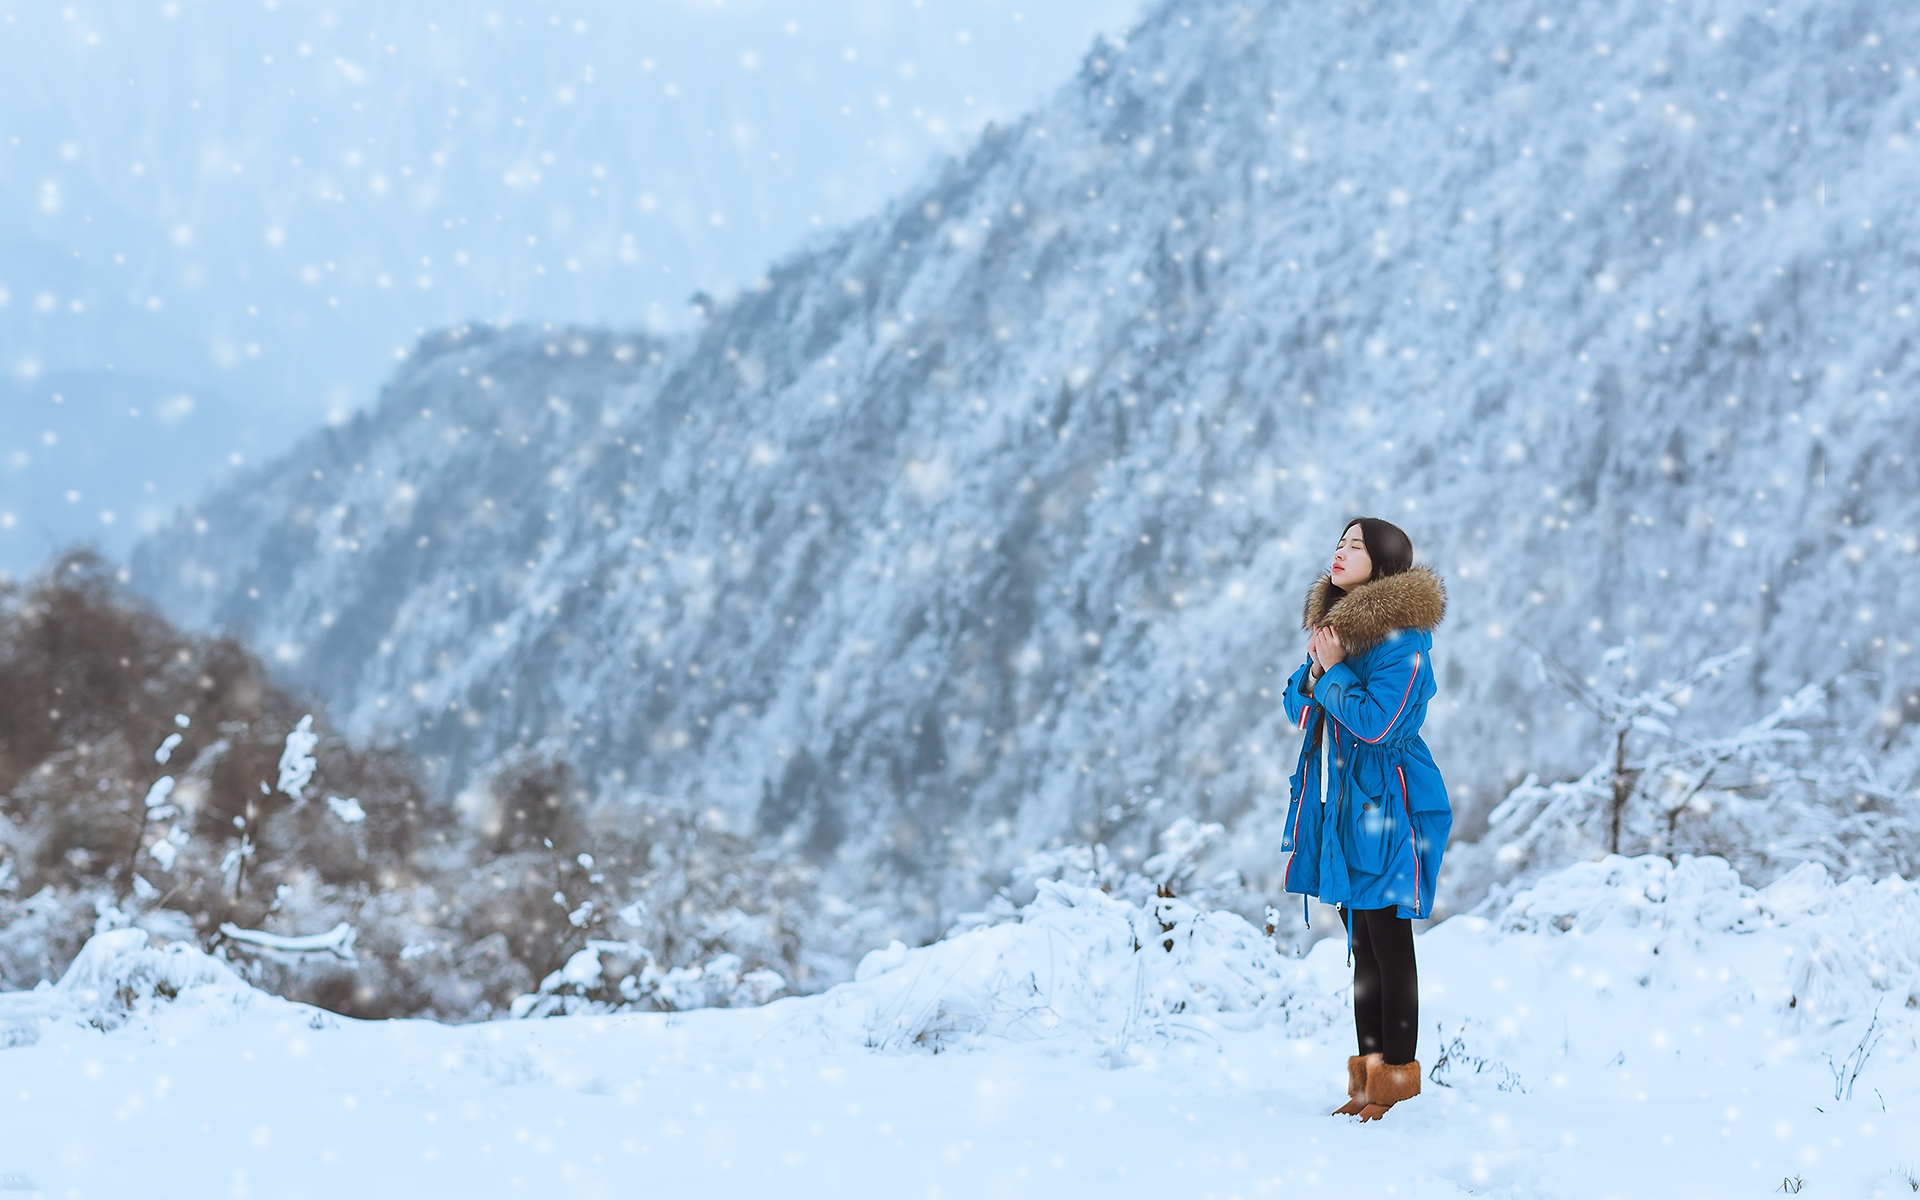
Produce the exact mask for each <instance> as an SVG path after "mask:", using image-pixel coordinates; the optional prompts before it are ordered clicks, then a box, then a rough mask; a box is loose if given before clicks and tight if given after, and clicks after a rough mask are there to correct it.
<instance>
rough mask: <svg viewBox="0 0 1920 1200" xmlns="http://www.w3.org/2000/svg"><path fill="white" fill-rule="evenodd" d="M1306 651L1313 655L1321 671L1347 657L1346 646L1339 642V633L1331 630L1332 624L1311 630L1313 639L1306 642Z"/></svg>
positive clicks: (1343, 660) (1327, 669)
mask: <svg viewBox="0 0 1920 1200" xmlns="http://www.w3.org/2000/svg"><path fill="white" fill-rule="evenodd" d="M1307 653H1309V654H1310V655H1312V656H1313V661H1314V663H1315V664H1316V665H1318V666H1319V668H1320V670H1321V671H1322V673H1324V672H1326V671H1329V670H1331V669H1332V668H1333V666H1334V664H1335V663H1340V662H1345V661H1346V658H1347V648H1346V647H1345V646H1343V645H1341V644H1340V635H1339V634H1337V633H1335V632H1334V631H1333V627H1332V626H1322V627H1321V628H1319V629H1316V630H1314V631H1313V640H1312V641H1310V642H1309V643H1307Z"/></svg>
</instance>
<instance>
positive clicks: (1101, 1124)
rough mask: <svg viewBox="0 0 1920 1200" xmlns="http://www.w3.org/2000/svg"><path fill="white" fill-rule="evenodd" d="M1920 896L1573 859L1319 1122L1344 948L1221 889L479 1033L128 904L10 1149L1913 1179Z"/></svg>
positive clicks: (1347, 1190) (5, 1115) (50, 1006)
mask: <svg viewBox="0 0 1920 1200" xmlns="http://www.w3.org/2000/svg"><path fill="white" fill-rule="evenodd" d="M1916 921H1920V894H1916V892H1915V890H1914V888H1913V887H1912V885H1909V884H1905V883H1901V882H1898V881H1885V882H1880V883H1870V882H1868V881H1866V880H1864V879H1857V880H1852V881H1849V882H1846V883H1836V882H1834V881H1832V880H1831V879H1829V878H1827V877H1825V876H1824V875H1823V874H1822V873H1821V872H1820V871H1819V870H1818V869H1817V868H1809V869H1807V870H1806V871H1805V872H1804V873H1796V874H1795V875H1793V876H1790V877H1789V878H1786V879H1783V880H1780V881H1778V882H1776V883H1775V884H1774V885H1772V886H1771V887H1768V888H1765V889H1762V890H1760V891H1757V892H1756V891H1755V890H1753V889H1751V888H1747V887H1744V886H1742V885H1741V883H1740V881H1739V879H1738V878H1737V877H1736V876H1735V875H1734V874H1733V872H1732V871H1731V870H1729V869H1728V868H1727V866H1726V864H1725V863H1722V862H1718V861H1716V860H1710V859H1685V860H1682V861H1681V862H1679V863H1678V864H1675V863H1670V862H1668V861H1667V860H1665V859H1659V858H1643V859H1632V860H1629V859H1621V858H1613V859H1609V860H1607V861H1605V862H1601V863H1590V864H1581V865H1579V866H1577V867H1574V868H1572V869H1570V870H1568V871H1566V872H1563V873H1561V874H1559V875H1556V876H1554V877H1551V878H1549V879H1547V880H1543V881H1542V883H1541V885H1540V886H1539V887H1538V888H1536V889H1534V890H1532V891H1529V892H1527V893H1524V894H1522V895H1520V896H1517V897H1515V899H1514V901H1513V903H1512V905H1511V906H1510V907H1508V908H1507V909H1506V910H1505V911H1503V912H1501V913H1499V914H1496V915H1495V916H1494V918H1493V919H1491V920H1482V919H1478V918H1472V917H1460V918H1455V919H1453V920H1451V921H1448V922H1445V923H1444V924H1442V925H1439V926H1437V927H1436V928H1435V929H1434V930H1433V931H1432V932H1431V933H1430V934H1428V935H1425V937H1424V938H1423V940H1422V948H1421V967H1422V972H1421V974H1422V984H1423V987H1424V989H1425V991H1426V996H1425V997H1424V1001H1425V1003H1424V1006H1423V1013H1422V1016H1423V1030H1422V1044H1421V1048H1420V1049H1421V1062H1422V1066H1423V1067H1424V1068H1425V1079H1424V1080H1423V1093H1424V1094H1422V1095H1421V1096H1419V1097H1417V1098H1415V1099H1414V1100H1412V1101H1409V1102H1407V1103H1405V1104H1403V1105H1399V1106H1396V1107H1395V1108H1394V1110H1393V1111H1392V1112H1391V1113H1389V1114H1388V1115H1387V1118H1386V1119H1385V1121H1384V1122H1382V1123H1381V1124H1379V1125H1373V1126H1361V1125H1358V1124H1355V1123H1354V1122H1352V1121H1351V1120H1350V1119H1348V1118H1333V1117H1329V1116H1328V1115H1327V1112H1328V1110H1329V1109H1330V1108H1331V1107H1332V1106H1333V1104H1334V1102H1335V1101H1336V1100H1337V1099H1339V1098H1340V1095H1341V1093H1340V1086H1341V1083H1342V1082H1343V1079H1344V1066H1345V1063H1344V1059H1345V1056H1346V1054H1347V1053H1349V1051H1350V1048H1351V1045H1352V1032H1351V1025H1350V1023H1349V1018H1348V1016H1347V1014H1346V1011H1345V1006H1346V1003H1347V997H1346V995H1345V992H1344V985H1345V984H1346V983H1347V981H1348V980H1349V979H1350V975H1349V973H1348V971H1347V969H1346V967H1345V963H1344V960H1343V947H1342V946H1341V945H1340V944H1339V942H1338V941H1334V940H1330V941H1328V942H1324V943H1322V944H1321V945H1319V946H1318V947H1316V948H1315V949H1314V951H1313V952H1312V953H1311V954H1309V955H1308V956H1307V957H1306V958H1305V959H1294V958H1287V957H1283V956H1278V955H1275V954H1274V952H1273V948H1272V947H1271V946H1270V945H1268V944H1266V943H1265V942H1264V939H1262V938H1261V936H1260V934H1259V932H1258V931H1257V930H1255V929H1254V928H1253V927H1251V926H1249V925H1246V924H1245V923H1244V922H1241V921H1239V919H1238V918H1237V917H1234V916H1232V915H1231V914H1225V913H1204V914H1189V915H1188V916H1183V917H1180V918H1178V919H1177V920H1176V921H1175V928H1176V931H1177V932H1176V933H1175V934H1174V935H1172V936H1174V937H1175V938H1177V939H1179V941H1178V943H1177V946H1176V949H1175V950H1174V951H1167V950H1164V949H1162V948H1161V947H1160V946H1159V945H1157V944H1155V943H1153V942H1151V941H1148V942H1146V943H1145V944H1143V945H1141V946H1140V947H1139V948H1138V949H1135V948H1133V947H1132V946H1130V945H1129V944H1128V941H1129V939H1128V936H1127V932H1126V931H1127V930H1128V928H1130V927H1141V928H1144V927H1149V926H1153V927H1156V928H1157V918H1156V916H1155V915H1154V914H1152V913H1150V912H1148V911H1146V910H1144V909H1141V908H1137V907H1135V906H1133V905H1131V904H1127V903H1125V902H1121V901H1117V900H1115V899H1114V898H1112V897H1109V896H1107V895H1105V894H1103V893H1101V892H1100V891H1098V890H1095V889H1092V888H1080V887H1073V886H1069V885H1059V886H1057V887H1056V888H1055V889H1053V890H1052V891H1050V892H1048V893H1046V894H1044V895H1043V896H1042V897H1041V899H1040V900H1039V901H1037V902H1036V903H1035V904H1034V905H1032V906H1030V907H1029V908H1028V909H1027V910H1025V911H1024V912H1023V913H1021V914H1019V915H1018V916H1017V917H1016V918H1015V919H1013V920H1012V921H1009V922H1006V923H1002V924H997V925H993V926H990V927H987V928H983V929H978V930H974V931H971V932H967V933H962V934H959V935H957V936H955V937H953V938H951V939H949V940H946V941H943V942H940V943H937V944H935V945H933V946H929V947H925V948H922V949H919V950H913V951H905V950H900V949H896V950H894V951H890V952H880V953H877V954H875V955H871V956H869V958H868V960H867V962H866V963H865V964H863V966H862V969H861V978H860V980H859V981H857V982H854V983H850V984H845V985H842V986H841V987H838V988H835V989H833V990H832V991H829V992H827V993H825V994H823V995H819V996H811V997H803V998H799V999H790V1000H782V1001H779V1002H777V1003H774V1004H771V1005H768V1006H766V1007H765V1008H760V1009H748V1010H734V1011H704V1012H696V1013H681V1014H623V1015H619V1016H604V1015H603V1016H576V1017H566V1018H554V1019H551V1020H544V1021H505V1022H492V1023H489V1024H486V1025H482V1026H465V1027H449V1026H444V1025H436V1024H433V1023H430V1022H424V1021H382V1022H359V1021H352V1020H346V1019H340V1018H335V1017H332V1016H330V1015H328V1014H324V1013H318V1012H316V1011H315V1010H313V1009H310V1008H306V1007H305V1006H301V1005H294V1004H289V1003H287V1002H286V1001H282V1000H278V999H276V998H273V997H270V996H266V995H263V994H260V993H257V992H251V991H249V990H245V989H244V988H243V987H238V986H236V985H237V981H236V980H234V979H233V977H232V976H231V975H230V974H229V973H228V972H227V971H226V970H225V968H224V967H222V966H221V965H220V964H219V963H217V962H215V961H213V960H211V959H208V958H206V957H205V956H203V955H200V954H198V952H195V951H189V950H187V949H185V948H184V947H180V946H178V945H177V944H176V945H175V946H173V947H169V948H167V950H165V951H156V950H153V949H150V948H146V947H144V946H142V945H140V944H139V941H141V940H143V939H144V935H141V934H139V933H137V931H119V932H116V933H109V934H107V935H105V936H104V937H103V938H99V939H96V941H95V942H94V943H93V944H92V945H91V946H90V947H89V950H88V953H87V955H86V956H84V962H85V963H86V964H87V966H86V969H85V970H84V971H83V970H81V968H80V967H79V965H77V966H76V971H75V972H74V975H75V976H78V978H73V979H70V980H69V981H64V982H63V983H62V984H60V985H58V987H49V988H46V989H43V990H41V991H38V992H29V993H14V994H10V995H5V996H0V1031H4V1032H5V1033H6V1034H7V1035H8V1036H5V1037H0V1045H7V1044H11V1046H12V1048H10V1049H5V1050H0V1063H3V1064H4V1066H5V1069H6V1071H7V1078H8V1081H9V1086H8V1088H7V1090H6V1092H5V1094H4V1095H0V1129H4V1130H5V1131H6V1133H5V1135H0V1156H4V1158H0V1169H4V1170H5V1171H7V1172H17V1173H18V1175H19V1176H23V1177H25V1179H26V1180H28V1181H29V1182H28V1183H26V1184H25V1185H24V1186H27V1187H37V1188H38V1189H39V1190H40V1193H41V1194H44V1195H60V1196H79V1197H91V1196H118V1195H127V1194H132V1193H138V1194H141V1195H150V1196H156V1197H174V1196H180V1197H188V1196H205V1195H210V1194H226V1193H230V1192H235V1191H244V1192H246V1193H247V1194H251V1195H275V1196H289V1197H302V1196H330V1195H338V1194H341V1193H342V1192H354V1191H358V1192H360V1193H363V1194H366V1195H370V1196H399V1195H418V1194H429V1193H431V1194H441V1193H450V1194H459V1195H472V1196H497V1195H518V1194H536V1195H548V1196H565V1197H597V1196H615V1195H625V1194H629V1193H631V1191H632V1189H633V1181H634V1179H635V1177H636V1176H637V1175H643V1176H644V1177H645V1179H646V1180H647V1181H648V1182H649V1184H651V1185H652V1186H655V1187H658V1188H660V1189H663V1190H669V1191H671V1190H675V1189H678V1190H689V1191H690V1190H696V1189H699V1190H707V1191H715V1192H719V1193H721V1194H736V1193H739V1192H742V1191H745V1190H747V1189H748V1188H749V1187H752V1188H757V1189H761V1190H764V1189H766V1188H768V1187H769V1186H771V1187H773V1188H776V1189H778V1190H779V1191H780V1192H781V1193H782V1194H787V1195H795V1196H815V1195H819V1196H835V1197H845V1196H886V1197H897V1196H902V1195H912V1196H921V1195H929V1196H936V1195H937V1196H952V1195H979V1194H994V1195H1014V1196H1047V1197H1058V1196H1096V1195H1116V1194H1118V1195H1129V1196H1131V1195H1193V1196H1208V1195H1213V1196H1226V1195H1242V1196H1258V1195H1272V1194H1283V1193H1284V1194H1308V1195H1312V1194H1322V1193H1324V1194H1328V1195H1342V1196H1350V1195H1356V1194H1359V1195H1407V1196H1421V1197H1434V1196H1437V1197H1451V1196H1459V1195H1463V1194H1471V1195H1488V1194H1494V1195H1516V1196H1520V1195H1524V1196H1547V1197H1594V1198H1598V1197H1606V1196H1742V1195H1762V1194H1767V1193H1771V1192H1778V1191H1780V1190H1781V1189H1782V1185H1783V1182H1787V1188H1786V1190H1788V1191H1793V1190H1796V1185H1797V1186H1799V1187H1804V1188H1805V1190H1806V1193H1807V1194H1809V1195H1857V1196H1886V1197H1890V1196H1896V1195H1899V1196H1906V1195H1911V1194H1912V1191H1911V1189H1912V1187H1913V1186H1914V1181H1915V1176H1914V1166H1913V1164H1914V1162H1915V1161H1916V1157H1920V1133H1916V1129H1920V1125H1916V1123H1915V1122H1914V1121H1913V1120H1912V1118H1911V1110H1912V1106H1914V1105H1916V1104H1920V1087H1916V1082H1915V1076H1914V1073H1913V1071H1912V1070H1911V1065H1910V1064H1911V1059H1912V1056H1913V1055H1914V1053H1915V1052H1916V1050H1920V1044H1917V1043H1916V1041H1915V1019H1914V1010H1913V1008H1911V1007H1910V1006H1909V1005H1910V1004H1911V1003H1912V999H1911V994H1912V992H1913V989H1914V988H1915V987H1917V986H1920V976H1916V974H1915V970H1916V966H1917V965H1920V942H1916V936H1917V932H1920V926H1916ZM1235 926H1237V930H1236V929H1235V928H1234V927H1235ZM1189 938H1191V939H1192V941H1191V944H1190V945H1189V944H1187V939H1189ZM1863 948H1871V949H1872V950H1873V951H1874V952H1875V953H1876V954H1877V956H1878V957H1877V960H1869V959H1868V958H1867V957H1866V956H1865V955H1864V954H1863V953H1862V952H1861V951H1862V949H1863ZM161 978H166V979H169V980H177V981H181V983H180V986H181V988H182V990H181V998H180V999H179V1000H177V1001H173V1002H167V1001H164V1000H160V999H156V998H155V991H156V989H155V988H154V987H153V983H154V982H155V981H157V980H159V979H161ZM1249 980H1258V981H1259V982H1258V983H1257V984H1256V985H1254V986H1252V987H1250V988H1249V987H1247V986H1246V985H1247V981H1249ZM86 984H92V985H94V986H95V987H96V989H99V990H117V987H118V985H122V984H125V985H130V986H129V987H128V990H129V991H131V992H133V993H134V994H135V995H136V996H138V997H139V998H138V999H134V1000H132V1001H131V1002H125V1001H123V1002H121V1003H119V1004H115V1003H114V1002H112V1001H108V1002H106V1003H104V1004H103V1003H102V1002H100V1001H98V1000H87V999H85V998H84V997H82V996H80V992H81V991H83V990H84V985H86ZM100 985H106V987H105V988H104V989H101V988H100ZM193 985H198V986H193ZM1242 999H1244V1000H1255V1001H1261V1002H1262V1006H1261V1007H1260V1008H1259V1009H1257V1010H1255V1011H1252V1012H1249V1011H1246V1010H1245V1008H1244V1006H1243V1005H1242V1004H1241V1003H1240V1001H1241V1000H1242ZM102 1011H106V1012H110V1013H111V1014H112V1016H111V1019H109V1020H106V1021H103V1022H101V1025H102V1026H104V1027H106V1028H112V1029H114V1030H115V1031H114V1032H110V1033H102V1032H100V1029H99V1028H97V1027H95V1026H94V1025H91V1024H89V1023H88V1018H89V1017H90V1016H94V1015H96V1014H98V1013H100V1012H102ZM916 1033H917V1034H924V1035H926V1036H913V1035H914V1034H916ZM108 1112H111V1113H112V1114H113V1117H114V1119H113V1120H112V1121H106V1120H104V1119H103V1118H104V1114H106V1113H108ZM1902 1129H1905V1130H1906V1131H1907V1132H1905V1133H1901V1132H1900V1130H1902ZM183 1148H190V1151H191V1152H188V1150H187V1149H183ZM855 1163H857V1164H858V1169H857V1170H854V1169H850V1164H855ZM9 1177H10V1178H12V1177H13V1176H9ZM10 1186H12V1185H10Z"/></svg>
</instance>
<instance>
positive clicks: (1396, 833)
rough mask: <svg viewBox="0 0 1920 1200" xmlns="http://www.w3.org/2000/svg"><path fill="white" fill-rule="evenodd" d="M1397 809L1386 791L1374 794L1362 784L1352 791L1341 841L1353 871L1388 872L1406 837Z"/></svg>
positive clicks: (1344, 816) (1342, 818) (1373, 873)
mask: <svg viewBox="0 0 1920 1200" xmlns="http://www.w3.org/2000/svg"><path fill="white" fill-rule="evenodd" d="M1384 790H1385V789H1382V791H1383V792H1384ZM1394 799H1398V797H1394ZM1395 808H1396V805H1395V804H1393V803H1391V802H1390V801H1389V798H1388V797H1387V796H1385V795H1383V794H1376V795H1371V796H1370V795H1368V794H1367V793H1366V791H1365V790H1364V789H1362V788H1359V787H1355V788H1353V789H1351V790H1350V791H1348V793H1347V797H1346V803H1345V804H1344V805H1343V806H1342V811H1341V830H1340V833H1341V839H1340V840H1341V841H1342V842H1343V843H1344V845H1343V846H1342V847H1341V848H1342V849H1343V850H1345V851H1346V859H1347V866H1348V868H1349V869H1350V870H1354V871H1358V872H1360V873H1361V874H1363V875H1380V874H1384V873H1385V872H1386V869H1387V864H1388V863H1390V862H1392V861H1393V853H1394V849H1395V847H1396V843H1397V842H1398V841H1399V840H1400V838H1401V837H1403V836H1404V825H1405V821H1404V818H1401V817H1400V816H1399V815H1398V814H1397V813H1396V812H1395Z"/></svg>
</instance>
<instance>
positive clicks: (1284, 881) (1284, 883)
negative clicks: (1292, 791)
mask: <svg viewBox="0 0 1920 1200" xmlns="http://www.w3.org/2000/svg"><path fill="white" fill-rule="evenodd" d="M1305 720H1306V715H1305V713H1304V712H1303V713H1302V714H1301V721H1302V723H1303V725H1302V727H1303V728H1304V722H1305ZM1306 809H1307V795H1306V789H1305V788H1304V787H1303V788H1301V789H1300V807H1299V808H1296V809H1294V810H1293V836H1292V837H1291V838H1289V839H1288V840H1289V841H1291V842H1292V843H1293V849H1292V850H1291V851H1290V852H1289V853H1288V854H1287V871H1286V874H1284V875H1282V876H1281V877H1280V886H1281V888H1282V889H1290V888H1292V887H1293V860H1294V859H1296V858H1298V857H1299V856H1300V814H1301V813H1303V812H1305V811H1306Z"/></svg>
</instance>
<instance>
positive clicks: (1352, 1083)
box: [1333, 1054, 1385, 1117]
mask: <svg viewBox="0 0 1920 1200" xmlns="http://www.w3.org/2000/svg"><path fill="white" fill-rule="evenodd" d="M1384 1061H1385V1060H1384V1059H1382V1058H1381V1057H1380V1056H1379V1055H1378V1054H1366V1055H1360V1054H1356V1055H1354V1056H1353V1057H1352V1058H1349V1059H1348V1060H1347V1102H1346V1103H1345V1104H1342V1105H1341V1106H1340V1107H1339V1108H1336V1109H1334V1110H1333V1115H1334V1116H1336V1117H1351V1116H1355V1115H1357V1114H1358V1113H1359V1112H1360V1110H1361V1109H1363V1108H1365V1107H1366V1106H1367V1070H1368V1068H1369V1067H1370V1066H1371V1065H1372V1064H1373V1063H1377V1062H1384Z"/></svg>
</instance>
